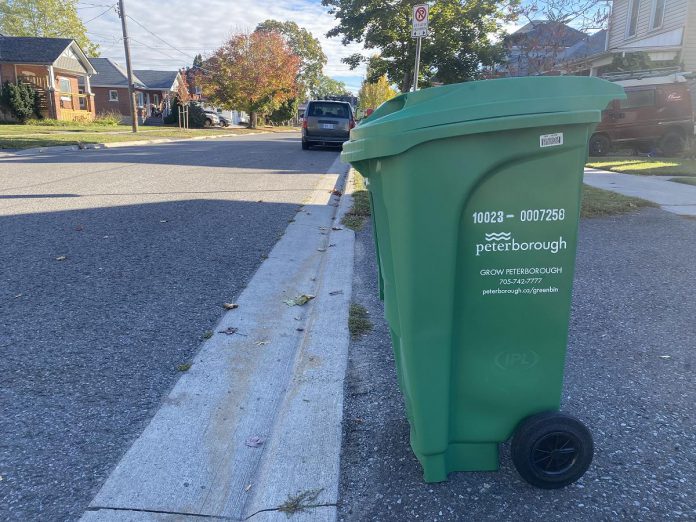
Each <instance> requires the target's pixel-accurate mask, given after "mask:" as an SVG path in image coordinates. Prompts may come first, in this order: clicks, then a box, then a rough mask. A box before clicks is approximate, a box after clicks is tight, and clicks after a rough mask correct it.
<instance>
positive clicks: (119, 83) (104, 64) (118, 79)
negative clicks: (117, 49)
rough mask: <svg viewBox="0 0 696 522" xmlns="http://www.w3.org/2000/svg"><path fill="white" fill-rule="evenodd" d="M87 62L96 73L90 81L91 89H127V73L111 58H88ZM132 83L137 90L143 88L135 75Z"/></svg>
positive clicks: (142, 84) (143, 85)
mask: <svg viewBox="0 0 696 522" xmlns="http://www.w3.org/2000/svg"><path fill="white" fill-rule="evenodd" d="M89 62H90V63H91V64H92V67H94V68H95V69H96V71H97V74H96V75H95V76H93V77H92V79H91V84H92V87H124V88H128V72H127V71H126V70H125V69H124V68H123V67H121V66H120V65H119V64H118V63H116V62H114V61H113V60H112V59H111V58H90V59H89ZM133 83H134V84H135V86H136V87H138V88H141V89H143V88H145V84H144V83H143V82H142V80H140V78H138V76H137V75H136V74H135V73H133Z"/></svg>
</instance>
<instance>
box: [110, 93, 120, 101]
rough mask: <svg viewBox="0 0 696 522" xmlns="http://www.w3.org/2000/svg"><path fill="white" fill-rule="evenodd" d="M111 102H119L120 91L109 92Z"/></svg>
mask: <svg viewBox="0 0 696 522" xmlns="http://www.w3.org/2000/svg"><path fill="white" fill-rule="evenodd" d="M109 101H112V102H117V101H118V91H109Z"/></svg>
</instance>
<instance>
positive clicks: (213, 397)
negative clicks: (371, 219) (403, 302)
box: [82, 159, 354, 522]
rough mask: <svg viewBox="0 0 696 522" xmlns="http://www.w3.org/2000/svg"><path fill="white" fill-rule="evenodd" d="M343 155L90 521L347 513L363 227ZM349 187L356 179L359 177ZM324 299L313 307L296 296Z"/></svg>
mask: <svg viewBox="0 0 696 522" xmlns="http://www.w3.org/2000/svg"><path fill="white" fill-rule="evenodd" d="M339 161H340V160H338V159H337V160H336V162H335V163H334V165H333V166H332V167H331V169H330V171H329V173H328V174H327V175H326V176H325V177H324V180H323V181H322V182H321V183H320V184H319V186H318V187H317V190H316V191H315V192H314V194H313V196H312V197H311V198H310V200H309V201H307V202H306V203H305V205H304V206H303V207H302V208H301V209H300V211H299V212H298V214H297V216H296V218H295V220H294V222H293V223H291V224H290V226H288V228H287V230H286V233H285V235H284V236H283V237H282V239H281V240H280V241H279V242H278V243H277V245H276V246H275V247H274V249H273V250H272V251H271V253H270V255H269V258H268V259H267V260H266V261H265V262H264V263H263V264H262V265H261V267H260V268H259V270H258V272H257V273H256V274H255V276H254V277H253V279H252V280H251V282H250V283H249V285H248V287H247V288H246V290H245V291H244V292H243V293H242V295H241V296H240V298H239V300H238V305H239V308H238V309H235V310H231V311H230V312H228V313H227V314H225V316H224V317H223V319H222V320H221V322H220V324H219V325H218V326H217V327H216V328H215V331H214V334H213V336H212V337H211V338H210V339H209V340H208V341H206V342H205V344H204V345H203V347H202V348H201V351H200V352H199V354H198V356H197V357H196V358H195V360H194V362H193V365H192V366H191V368H190V370H188V371H187V372H186V373H185V374H183V375H182V377H181V379H180V380H179V382H178V383H177V384H176V385H175V387H174V389H173V390H172V391H171V393H170V394H169V396H168V397H166V398H165V399H164V401H163V404H162V406H161V408H160V409H159V411H158V412H157V414H156V415H155V417H154V418H153V419H152V421H151V422H150V424H149V425H148V427H147V428H146V429H145V431H144V432H143V434H142V435H141V436H140V437H139V438H138V439H137V440H136V441H135V443H134V444H133V446H132V447H131V448H130V450H129V451H128V452H127V453H126V455H125V456H124V457H123V459H122V460H121V462H120V463H119V464H118V465H117V466H116V469H115V470H114V471H113V472H112V474H111V476H110V477H109V479H108V480H107V481H106V483H105V484H104V485H103V487H102V488H101V490H100V491H99V493H98V494H97V496H96V497H95V498H94V500H93V501H92V503H91V504H90V507H89V510H88V511H87V512H86V513H85V514H84V516H83V517H82V520H83V521H84V522H94V521H116V520H119V521H122V520H129V521H131V520H132V521H154V520H166V521H172V520H183V521H189V520H190V521H193V520H201V518H210V519H213V520H216V519H217V520H247V519H250V518H252V517H253V520H255V521H258V520H261V521H268V520H286V519H287V516H288V515H289V514H293V515H294V516H293V520H312V521H319V520H321V521H330V520H335V518H336V504H337V501H338V479H339V455H340V448H341V421H342V408H343V380H344V376H345V368H346V361H347V353H348V352H347V350H348V344H349V336H348V326H347V318H348V309H349V305H350V301H351V289H352V277H353V248H354V233H353V232H352V231H351V230H348V229H343V227H342V226H341V225H340V224H339V223H340V218H341V216H342V215H343V214H344V213H345V212H346V211H347V210H348V209H349V208H350V205H351V198H350V197H345V196H344V197H341V198H340V200H339V198H337V197H335V196H331V190H332V189H334V188H335V187H339V188H342V187H343V186H344V184H345V181H346V171H347V167H346V166H344V165H342V164H340V163H339ZM348 186H351V185H350V184H348ZM301 294H311V295H314V296H316V297H315V298H314V299H313V300H311V301H309V302H308V303H307V304H305V305H304V306H289V305H288V304H287V303H286V301H287V300H290V299H292V298H294V297H296V296H298V295H301Z"/></svg>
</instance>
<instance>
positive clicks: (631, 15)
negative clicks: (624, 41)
mask: <svg viewBox="0 0 696 522" xmlns="http://www.w3.org/2000/svg"><path fill="white" fill-rule="evenodd" d="M629 1H630V4H629V11H628V26H627V27H626V37H627V38H630V37H631V36H635V35H636V29H637V27H638V11H639V10H640V0H629Z"/></svg>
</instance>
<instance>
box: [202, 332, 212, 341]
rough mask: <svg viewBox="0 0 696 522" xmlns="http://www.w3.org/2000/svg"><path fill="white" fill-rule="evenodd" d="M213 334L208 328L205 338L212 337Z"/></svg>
mask: <svg viewBox="0 0 696 522" xmlns="http://www.w3.org/2000/svg"><path fill="white" fill-rule="evenodd" d="M212 336H213V331H212V330H206V331H205V332H203V339H210V338H211V337H212Z"/></svg>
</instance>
